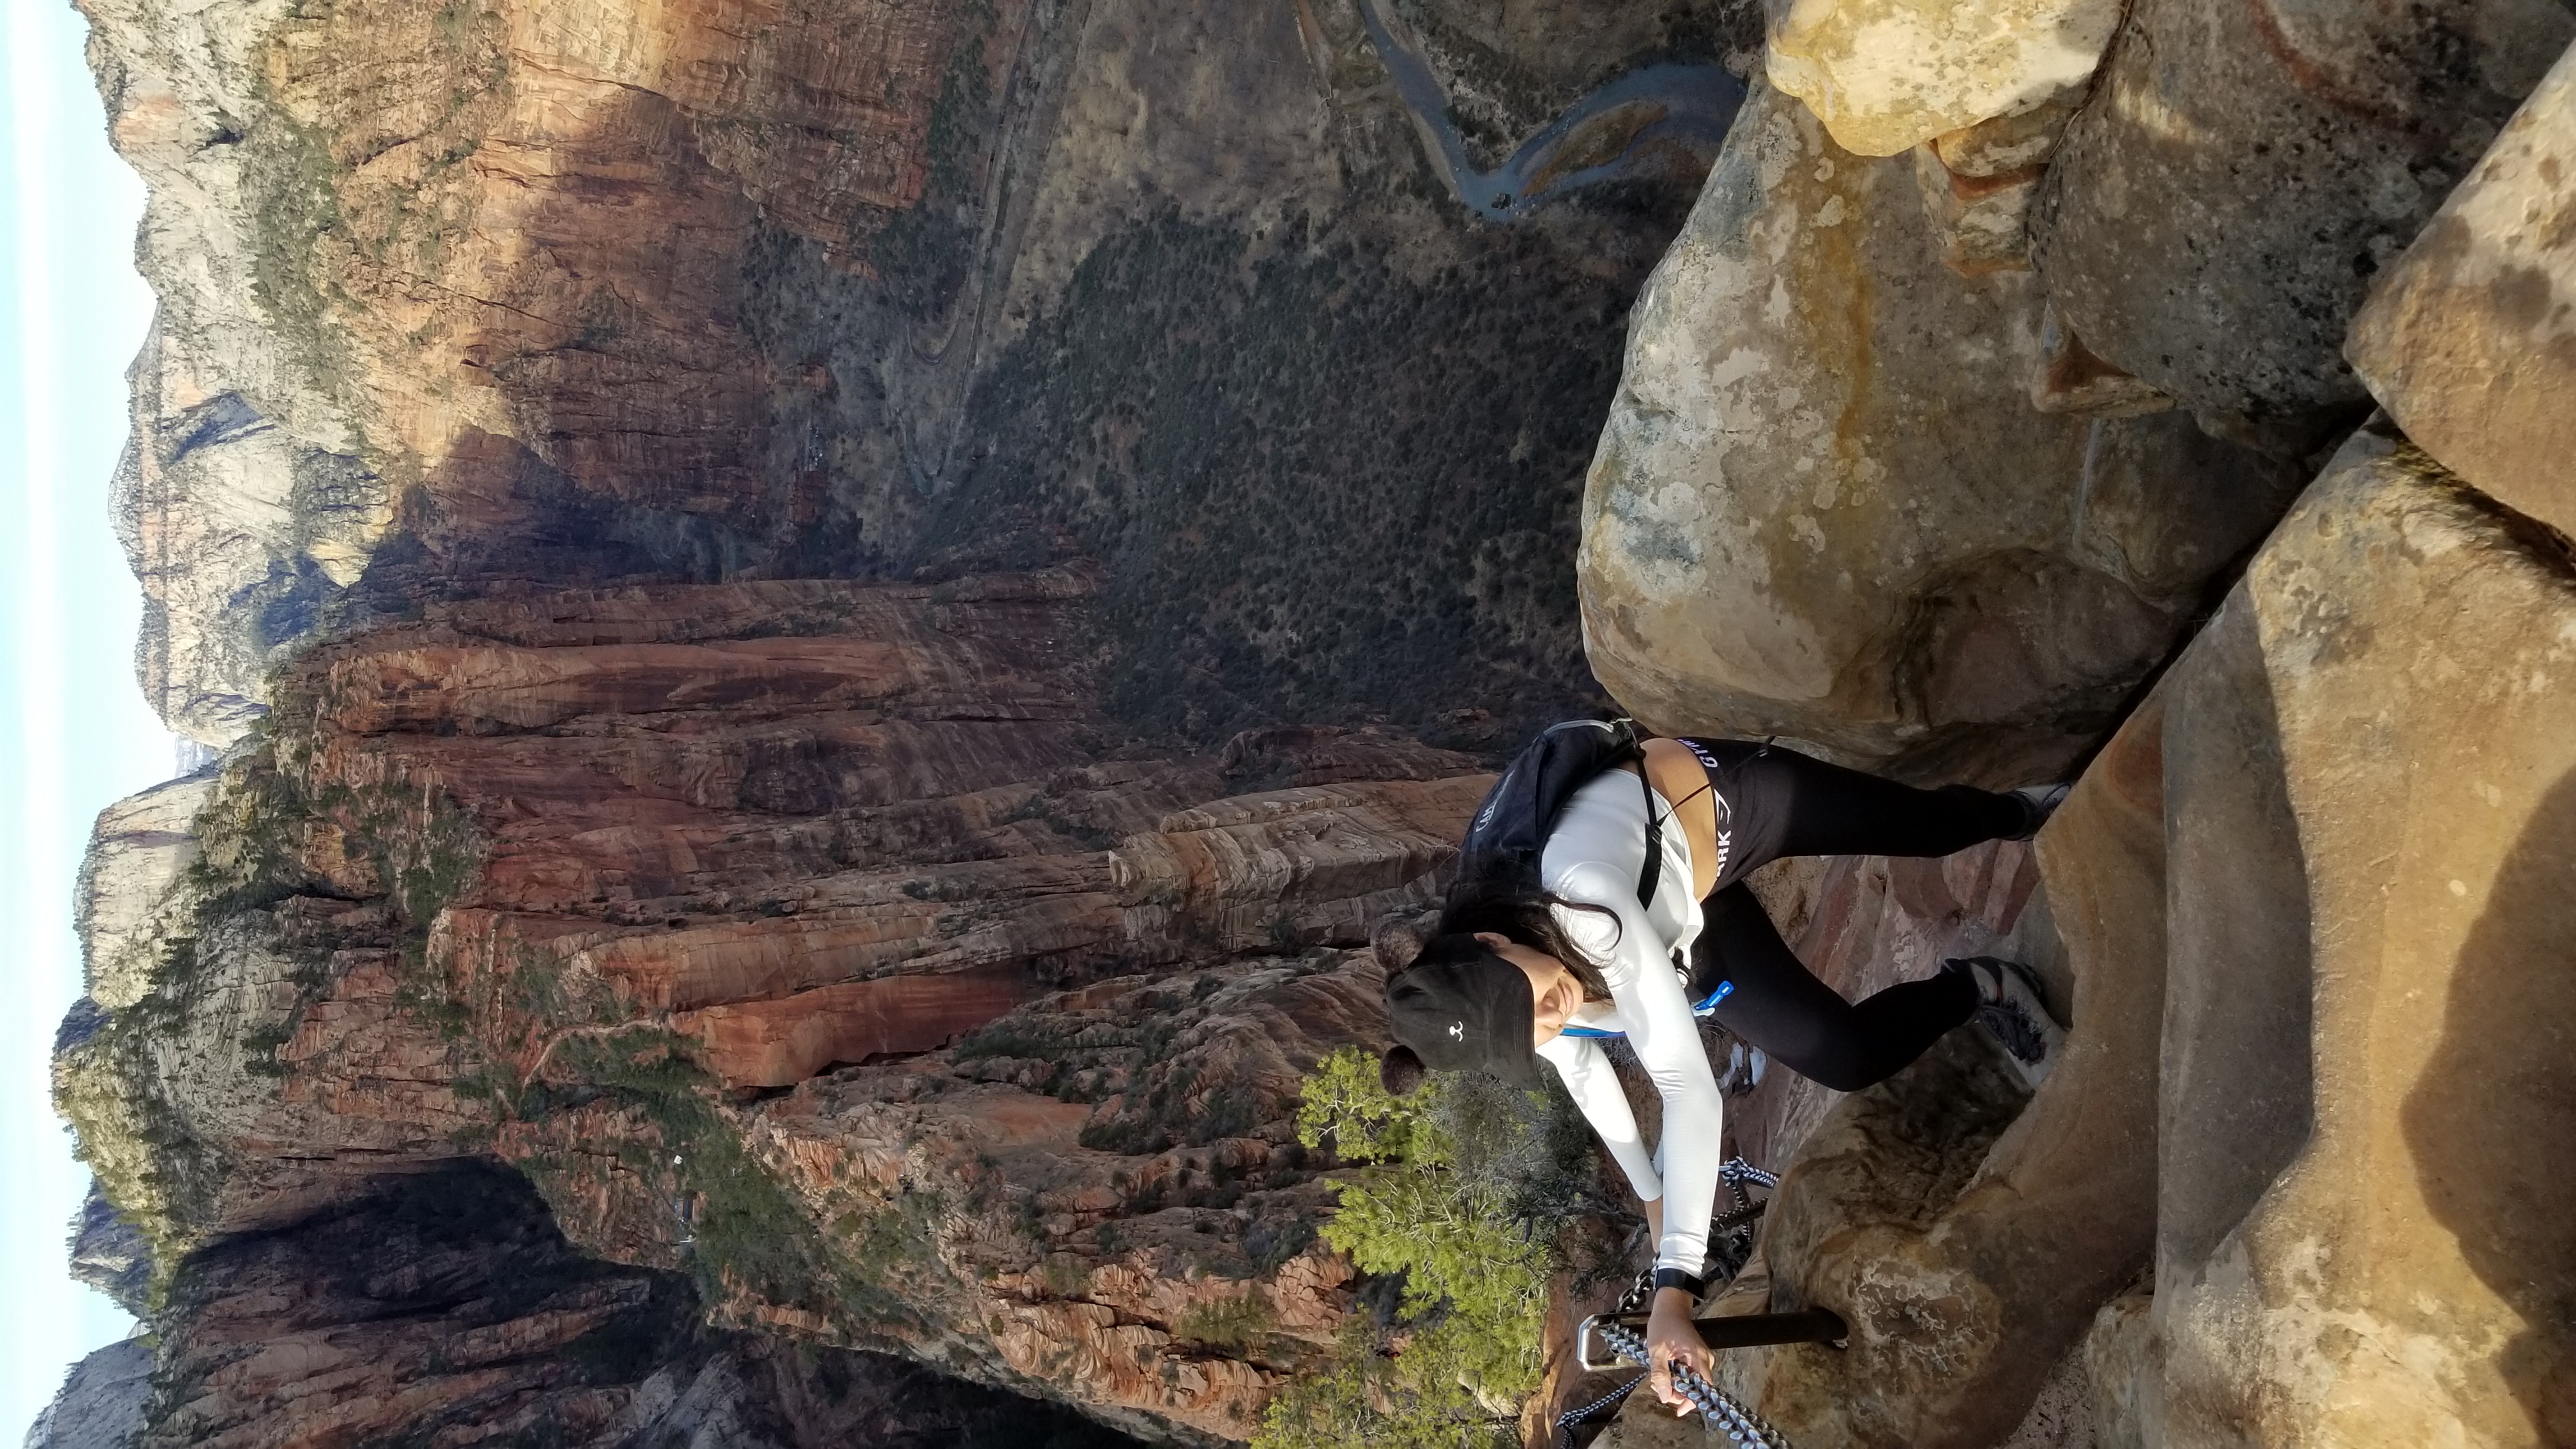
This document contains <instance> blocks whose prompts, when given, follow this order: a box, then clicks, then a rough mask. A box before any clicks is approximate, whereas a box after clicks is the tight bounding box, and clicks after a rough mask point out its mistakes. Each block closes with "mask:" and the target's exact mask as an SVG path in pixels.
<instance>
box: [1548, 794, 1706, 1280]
mask: <svg viewBox="0 0 2576 1449" xmlns="http://www.w3.org/2000/svg"><path fill="white" fill-rule="evenodd" d="M1646 800H1647V795H1646V791H1644V790H1642V789H1640V788H1639V785H1638V778H1637V776H1635V775H1632V774H1630V773H1628V772H1627V771H1625V770H1611V771H1608V772H1606V773H1604V774H1603V775H1602V776H1601V777H1600V778H1599V779H1597V780H1594V781H1592V782H1591V783H1590V784H1587V785H1585V786H1584V787H1583V788H1582V789H1580V790H1577V791H1576V792H1575V793H1574V798H1573V799H1572V800H1570V801H1568V802H1567V804H1566V807H1565V810H1564V812H1563V813H1562V814H1560V815H1559V816H1558V817H1557V820H1556V826H1555V828H1554V829H1553V830H1552V831H1551V832H1550V833H1549V835H1548V838H1547V846H1546V848H1545V850H1543V851H1542V852H1541V853H1540V856H1539V878H1540V881H1541V882H1542V883H1543V884H1544V885H1545V886H1546V887H1547V889H1549V890H1550V891H1553V892H1554V893H1556V894H1557V895H1559V896H1562V897H1564V898H1565V899H1567V900H1569V901H1582V902H1585V903H1587V904H1591V905H1598V906H1604V907H1607V908H1608V909H1609V910H1610V912H1611V915H1612V917H1615V918H1616V921H1617V924H1616V926H1613V924H1612V921H1611V918H1608V917H1604V916H1602V915H1601V914H1600V913H1599V912H1596V911H1575V910H1566V909H1564V908H1562V907H1560V908H1558V909H1557V911H1556V917H1557V920H1558V922H1559V923H1560V924H1562V925H1563V926H1564V928H1565V931H1566V934H1567V935H1568V936H1570V937H1571V938H1572V939H1573V941H1574V943H1575V944H1576V945H1577V946H1579V947H1581V948H1582V949H1583V950H1584V951H1585V952H1586V953H1587V954H1589V955H1590V956H1591V957H1592V959H1593V960H1594V961H1596V962H1598V963H1600V966H1601V975H1602V978H1603V979H1604V980H1605V981H1606V982H1608V984H1609V987H1610V1000H1609V1001H1607V1002H1587V1003H1585V1004H1584V1006H1583V1007H1582V1008H1581V1009H1579V1010H1578V1011H1576V1012H1575V1014H1574V1016H1573V1018H1572V1019H1571V1020H1570V1021H1569V1022H1568V1023H1567V1025H1568V1026H1569V1027H1576V1028H1583V1029H1586V1030H1590V1031H1594V1032H1615V1033H1621V1034H1624V1035H1625V1036H1626V1037H1627V1038H1628V1044H1629V1045H1630V1046H1631V1047H1633V1048H1635V1050H1636V1053H1637V1060H1638V1061H1639V1062H1641V1063H1643V1064H1644V1066H1645V1069H1646V1074H1647V1075H1648V1076H1649V1077H1651V1078H1652V1079H1653V1080H1654V1083H1655V1090H1656V1091H1657V1092H1658V1093H1660V1094H1661V1095H1662V1096H1663V1099H1664V1126H1663V1133H1662V1141H1661V1142H1660V1143H1658V1144H1657V1147H1656V1150H1655V1151H1654V1152H1652V1153H1649V1152H1648V1151H1647V1150H1646V1145H1645V1143H1644V1141H1643V1140H1642V1138H1641V1136H1640V1134H1639V1132H1638V1130H1637V1119H1636V1115H1635V1114H1634V1113H1632V1112H1630V1111H1629V1110H1628V1098H1627V1096H1626V1094H1625V1093H1623V1092H1621V1091H1620V1090H1619V1081H1618V1077H1617V1075H1616V1074H1615V1073H1614V1072H1612V1070H1611V1067H1610V1059H1609V1057H1608V1055H1607V1054H1605V1053H1604V1052H1603V1051H1602V1049H1601V1042H1600V1040H1599V1038H1598V1037H1593V1036H1584V1035H1579V1034H1575V1033H1571V1032H1569V1033H1568V1034H1566V1035H1563V1036H1559V1037H1557V1038H1556V1039H1555V1040H1553V1041H1551V1042H1549V1043H1547V1044H1546V1045H1545V1046H1542V1047H1540V1048H1539V1049H1538V1054H1539V1055H1540V1056H1542V1057H1545V1058H1546V1059H1547V1060H1548V1061H1549V1063H1550V1064H1552V1065H1553V1066H1555V1068H1556V1072H1557V1075H1558V1076H1559V1077H1562V1078H1563V1079H1564V1081H1565V1086H1566V1090H1567V1091H1569V1092H1571V1093H1573V1095H1574V1101H1575V1105H1577V1106H1579V1107H1581V1108H1582V1109H1583V1116H1584V1120H1586V1121H1588V1122H1590V1123H1591V1124H1592V1130H1593V1131H1595V1132H1597V1133H1599V1134H1601V1140H1602V1142H1603V1143H1604V1144H1606V1145H1607V1146H1608V1147H1609V1149H1610V1155H1611V1156H1612V1157H1614V1158H1616V1159H1618V1162H1619V1167H1620V1170H1621V1171H1623V1172H1625V1173H1626V1174H1627V1175H1628V1183H1629V1185H1630V1186H1631V1187H1633V1188H1635V1189H1636V1192H1637V1196H1638V1198H1639V1199H1640V1200H1642V1201H1647V1202H1652V1201H1653V1200H1655V1199H1656V1198H1659V1197H1660V1198H1662V1199H1663V1200H1664V1236H1663V1241H1662V1242H1661V1244H1659V1245H1658V1247H1657V1250H1656V1257H1655V1266H1656V1267H1658V1268H1679V1269H1680V1270H1682V1271H1683V1272H1685V1273H1691V1274H1694V1275H1695V1274H1697V1273H1698V1272H1699V1271H1700V1268H1701V1266H1702V1265H1703V1263H1704V1262H1705V1261H1706V1259H1707V1256H1708V1223H1709V1211H1710V1209H1711V1207H1712V1206H1714V1205H1715V1203H1716V1201H1717V1182H1718V1163H1719V1161H1720V1160H1721V1158H1720V1151H1719V1141H1718V1136H1719V1131H1718V1129H1719V1127H1720V1126H1721V1125H1722V1114H1723V1112H1724V1102H1723V1099H1722V1098H1720V1097H1719V1095H1718V1091H1717V1079H1716V1077H1715V1075H1714V1074H1712V1073H1711V1072H1710V1070H1709V1064H1708V1053H1707V1052H1706V1051H1704V1050H1703V1049H1702V1048H1701V1047H1700V1041H1699V1023H1698V1020H1697V1018H1695V1017H1694V1016H1693V1015H1692V1012H1691V1002H1690V999H1689V997H1688V996H1687V995H1686V994H1685V990H1684V984H1683V972H1684V969H1685V968H1681V967H1677V966H1676V964H1675V963H1676V962H1677V961H1680V962H1686V961H1688V960H1689V959H1690V946H1691V943H1692V942H1693V941H1696V940H1698V939H1699V932H1700V925H1701V916H1700V908H1699V901H1698V899H1697V897H1696V896H1695V895H1694V894H1693V893H1692V890H1691V850H1690V842H1689V840H1688V839H1686V838H1685V837H1684V834H1683V831H1682V829H1681V823H1680V821H1679V820H1677V819H1675V818H1673V815H1672V806H1671V804H1670V803H1669V802H1667V801H1666V800H1664V798H1663V797H1662V796H1661V795H1660V794H1658V795H1656V796H1655V797H1654V802H1655V803H1654V809H1655V812H1656V814H1657V815H1658V816H1659V817H1662V818H1663V819H1664V821H1665V824H1664V831H1663V846H1664V868H1663V875H1662V878H1661V880H1660V881H1659V882H1658V884H1657V885H1656V887H1655V900H1654V905H1653V907H1652V908H1651V909H1647V910H1641V909H1639V907H1638V905H1637V877H1638V875H1639V873H1640V872H1642V871H1643V870H1644V869H1645V863H1646V808H1647V806H1646Z"/></svg>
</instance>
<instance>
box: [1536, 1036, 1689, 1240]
mask: <svg viewBox="0 0 2576 1449" xmlns="http://www.w3.org/2000/svg"><path fill="white" fill-rule="evenodd" d="M1538 1054H1539V1055H1540V1056H1542V1057H1545V1058H1547V1061H1548V1064H1549V1065H1551V1066H1553V1067H1555V1068H1556V1074H1557V1076H1558V1077H1560V1078H1562V1079H1563V1080H1564V1082H1565V1090H1566V1093H1567V1094H1568V1095H1570V1096H1572V1097H1573V1098H1574V1105H1575V1106H1576V1107H1578V1108H1581V1109H1582V1112H1583V1120H1584V1121H1586V1122H1589V1123H1591V1124H1592V1131H1593V1133H1594V1135H1596V1136H1598V1137H1599V1138H1600V1139H1601V1145H1602V1146H1604V1147H1607V1148H1609V1149H1610V1156H1611V1159H1612V1160H1613V1161H1615V1162H1617V1163H1618V1164H1619V1170H1620V1171H1621V1172H1623V1173H1626V1174H1627V1177H1628V1186H1629V1187H1630V1188H1631V1189H1633V1190H1634V1191H1635V1192H1636V1194H1637V1197H1638V1198H1639V1200H1641V1201H1643V1202H1644V1203H1645V1204H1646V1211H1647V1213H1648V1215H1649V1217H1650V1218H1652V1217H1654V1216H1656V1215H1658V1214H1660V1213H1661V1212H1662V1207H1661V1199H1662V1197H1663V1194H1664V1179H1663V1174H1662V1173H1659V1172H1657V1171H1656V1170H1655V1157H1654V1154H1653V1153H1651V1152H1648V1151H1647V1150H1646V1139H1645V1135H1644V1134H1643V1133H1641V1132H1639V1131H1638V1130H1637V1115H1636V1113H1634V1112H1631V1111H1629V1110H1628V1093H1627V1091H1626V1089H1625V1088H1622V1087H1621V1086H1620V1085H1619V1074H1618V1073H1617V1072H1616V1071H1614V1070H1612V1068H1611V1066H1610V1057H1609V1054H1608V1053H1606V1052H1604V1051H1602V1050H1601V1046H1600V1044H1599V1043H1598V1042H1594V1041H1589V1040H1586V1039H1584V1038H1582V1037H1575V1036H1560V1037H1558V1038H1557V1039H1555V1040H1554V1041H1551V1042H1549V1043H1548V1044H1547V1045H1545V1046H1543V1047H1540V1048H1539V1049H1538ZM1656 1236H1657V1237H1659V1238H1660V1237H1661V1236H1662V1234H1661V1233H1660V1232H1658V1233H1657V1234H1656Z"/></svg>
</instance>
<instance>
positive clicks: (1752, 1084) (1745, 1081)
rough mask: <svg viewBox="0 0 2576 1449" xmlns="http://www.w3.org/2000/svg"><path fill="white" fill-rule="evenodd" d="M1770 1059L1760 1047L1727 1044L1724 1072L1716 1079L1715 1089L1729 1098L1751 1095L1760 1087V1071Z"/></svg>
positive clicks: (1739, 1042)
mask: <svg viewBox="0 0 2576 1449" xmlns="http://www.w3.org/2000/svg"><path fill="white" fill-rule="evenodd" d="M1770 1060H1771V1058H1770V1057H1769V1055H1768V1054H1766V1053H1765V1052H1764V1051H1763V1050H1762V1049H1761V1048H1760V1047H1753V1048H1750V1049H1748V1048H1746V1046H1745V1045H1744V1043H1743V1042H1741V1041H1736V1042H1730V1043H1728V1044H1727V1048H1726V1070H1725V1071H1724V1072H1721V1073H1720V1074H1719V1075H1718V1078H1717V1089H1718V1090H1719V1091H1721V1092H1723V1093H1725V1094H1726V1095H1728V1096H1730V1097H1742V1096H1747V1095H1749V1094H1751V1092H1752V1091H1753V1089H1754V1088H1756V1087H1759V1086H1761V1085H1762V1069H1763V1068H1764V1067H1765V1066H1767V1065H1769V1064H1770Z"/></svg>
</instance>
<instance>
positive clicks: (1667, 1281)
mask: <svg viewBox="0 0 2576 1449" xmlns="http://www.w3.org/2000/svg"><path fill="white" fill-rule="evenodd" d="M1667 1288H1679V1289H1680V1290H1682V1291H1683V1292H1684V1293H1687V1294H1689V1295H1690V1296H1692V1297H1693V1298H1697V1297H1698V1296H1699V1295H1700V1294H1702V1293H1705V1292H1707V1291H1708V1284H1707V1283H1706V1281H1704V1280H1703V1279H1702V1278H1701V1277H1700V1276H1699V1275H1698V1274H1697V1273H1685V1272H1683V1271H1682V1270H1681V1269H1679V1268H1657V1269H1656V1270H1655V1291H1656V1292H1658V1293H1660V1292H1662V1291H1663V1290H1665V1289H1667Z"/></svg>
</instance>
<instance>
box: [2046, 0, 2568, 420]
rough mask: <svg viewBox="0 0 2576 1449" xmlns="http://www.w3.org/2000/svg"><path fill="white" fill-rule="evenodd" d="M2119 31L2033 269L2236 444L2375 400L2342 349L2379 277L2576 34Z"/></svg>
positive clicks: (2416, 27) (2545, 2)
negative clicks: (2258, 427) (2312, 415)
mask: <svg viewBox="0 0 2576 1449" xmlns="http://www.w3.org/2000/svg"><path fill="white" fill-rule="evenodd" d="M2124 24H2125V29H2124V32H2123V34H2122V37H2121V39H2120V40H2119V42H2118V43H2117V44H2116V45H2114V46H2113V48H2112V51H2111V58H2110V61H2109V63H2108V64H2107V65H2106V67H2105V68H2104V70H2103V74H2102V77H2101V80H2100V82H2099V83H2098V84H2097V86H2096V88H2095V90H2094V93H2093V96H2092V99H2091V100H2090V101H2088V102H2087V103H2086V105H2085V107H2084V110H2083V112H2082V114H2080V115H2079V116H2078V117H2077V118H2076V120H2075V122H2074V124H2073V126H2072V127H2071V128H2070V129H2069V130H2068V132H2067V135H2066V140H2065V143H2064V145H2063V147H2062V149H2061V150H2060V151H2059V153H2058V156H2057V159H2056V161H2055V162H2054V163H2053V165H2052V166H2051V169H2050V172H2049V178H2048V180H2047V182H2046V183H2045V184H2044V186H2043V194H2042V196H2041V199H2040V201H2039V203H2038V207H2037V210H2036V211H2035V212H2034V214H2033V217H2032V221H2031V234H2032V241H2033V246H2034V255H2035V258H2036V260H2037V263H2038V266H2039V270H2040V272H2041V274H2042V276H2043V277H2044V278H2045V279H2046V282H2047V286H2048V292H2049V297H2050V300H2051V301H2052V302H2053V303H2054V304H2055V305H2056V307H2057V308H2058V309H2059V310H2060V311H2061V312H2062V313H2063V314H2064V316H2065V317H2066V320H2067V322H2068V323H2069V325H2071V326H2072V327H2073V329H2074V331H2075V332H2076V333H2077V334H2078V335H2080V336H2081V337H2082V338H2083V339H2084V343H2085V345H2086V346H2087V347H2089V348H2091V349H2092V350H2093V352H2094V353H2095V354H2097V355H2098V356H2100V357H2102V358H2104V359H2106V360H2108V361H2109V362H2110V363H2111V364H2113V365H2114V366H2116V367H2118V368H2119V369H2120V370H2122V371H2124V372H2128V373H2131V374H2134V375H2135V376H2137V377H2139V378H2142V379H2144V380H2145V382H2146V383H2147V384H2148V385H2149V386H2151V387H2153V388H2155V389H2157V390H2158V391H2160V392H2163V393H2165V394H2167V395H2169V396H2171V397H2173V398H2175V399H2176V400H2178V401H2179V402H2180V403H2181V404H2182V405H2183V406H2184V407H2186V408H2189V409H2191V410H2192V411H2194V412H2195V413H2198V414H2199V415H2201V416H2202V417H2203V418H2204V419H2206V420H2208V421H2210V422H2212V423H2213V424H2214V425H2219V426H2230V427H2242V426H2245V425H2248V424H2259V423H2261V422H2262V420H2265V419H2273V418H2283V417H2285V416H2286V415H2295V414H2301V413H2306V412H2309V411H2311V410H2315V409H2320V408H2333V407H2348V406H2350V405H2352V404H2355V403H2358V402H2359V401H2360V400H2361V399H2362V397H2363V393H2362V389H2361V385H2360V383H2359V381H2358V380H2357V379H2356V378H2355V377H2354V376H2353V374H2352V370H2351V368H2350V367H2349V366H2348V365H2346V364H2345V362H2344V360H2343V356H2342V347H2343V340H2344V329H2345V327H2346V325H2347V324H2348V323H2349V322H2350V321H2351V320H2352V317H2353V314H2354V312H2355V311H2356V310H2357V309H2358V308H2359V307H2360V305H2361V301H2362V296H2363V292H2364V290H2365V288H2366V287H2367V286H2368V283H2369V278H2370V276H2371V274H2372V273H2373V272H2375V271H2376V270H2378V269H2379V268H2380V267H2382V266H2384V265H2386V264H2387V263H2388V262H2389V261H2391V260H2392V259H2393V258H2394V257H2395V256H2396V254H2397V253H2398V251H2399V250H2400V249H2402V248H2403V247H2405V246H2406V244H2407V243H2408V242H2409V241H2411V240H2413V238H2414V236H2415V233H2416V230H2417V229H2418V228H2419V227H2421V226H2422V225H2423V224H2424V222H2425V220H2426V218H2428V217H2429V216H2431V215H2432V212H2433V209H2434V208H2435V207H2436V206H2438V205H2440V204H2441V201H2442V197H2443V195H2444V194H2445V193H2446V192H2447V191H2449V190H2450V188H2451V186H2452V185H2453V183H2455V182H2457V181H2458V180H2460V179H2461V178H2462V177H2464V176H2466V175H2467V174H2468V172H2469V168H2470V167H2471V165H2473V164H2474V163H2475V162H2476V160H2477V157H2478V155H2479V154H2480V153H2481V152H2483V151H2485V150H2486V148H2487V143H2488V142H2489V141H2490V140H2491V139H2492V138H2493V137H2494V136H2495V134H2496V129H2497V128H2498V127H2500V126H2501V125H2503V124H2504V121H2505V119H2506V117H2507V116H2508V115H2510V114H2511V113H2512V111H2513V108H2514V106H2515V105H2516V104H2517V103H2518V102H2520V101H2521V99H2522V97H2523V96H2524V95H2525V94H2526V93H2527V92H2528V91H2529V90H2530V89H2531V87H2532V85H2533V84H2534V83H2536V82H2537V81H2538V80H2539V79H2540V76H2541V73H2542V72H2543V71H2545V70H2546V69H2547V68H2548V64H2549V62H2550V61H2551V60H2553V59H2555V58H2556V57H2557V55H2558V53H2559V52H2560V51H2561V50H2562V49H2564V48H2565V47H2566V45H2567V42H2568V39H2569V37H2570V36H2571V35H2576V20H2571V19H2570V18H2569V16H2568V14H2567V12H2566V9H2565V8H2564V7H2563V6H2560V5H2557V4H2555V3H2551V0H2453V3H2443V4H2435V5H2414V6H2406V5H2394V4H2370V5H2351V6H2309V5H2291V4H2279V3H2271V0H2264V3H2259V4H2257V5H2255V6H2254V7H2253V8H2252V9H2251V10H2250V11H2248V12H2246V13H2244V14H2241V15H2239V14H2234V13H2231V14H2228V15H2224V16H2222V15H2221V14H2219V13H2218V12H2216V11H2213V10H2210V9H2209V8H2208V7H2206V6H2202V5H2197V4H2192V3H2186V0H2140V3H2138V4H2136V5H2134V6H2132V7H2130V9H2129V12H2128V17H2127V19H2126V21H2125V22H2124ZM2292 431H2293V432H2294V433H2295V432H2296V430H2295V429H2293V430H2292ZM2319 441H2322V440H2321V439H2319V438H2316V437H2314V436H2312V435H2309V434H2304V433H2300V434H2297V435H2296V436H2295V437H2292V438H2290V439H2289V440H2288V441H2287V442H2286V443H2285V444H2284V446H2288V447H2291V448H2293V449H2294V450H2304V449H2305V448H2308V447H2314V446H2316V445H2317V443H2318V442H2319Z"/></svg>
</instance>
